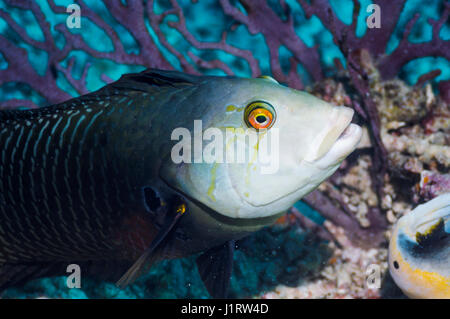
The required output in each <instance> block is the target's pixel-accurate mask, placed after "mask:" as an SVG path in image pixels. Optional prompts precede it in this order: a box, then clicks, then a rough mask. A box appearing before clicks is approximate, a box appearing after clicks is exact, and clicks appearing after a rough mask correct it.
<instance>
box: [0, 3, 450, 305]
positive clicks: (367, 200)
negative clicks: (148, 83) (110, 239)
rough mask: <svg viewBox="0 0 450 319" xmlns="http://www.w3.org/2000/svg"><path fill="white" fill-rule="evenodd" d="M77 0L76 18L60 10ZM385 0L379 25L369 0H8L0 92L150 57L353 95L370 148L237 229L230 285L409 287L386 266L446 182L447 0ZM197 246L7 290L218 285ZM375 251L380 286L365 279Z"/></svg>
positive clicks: (388, 292) (266, 291)
mask: <svg viewBox="0 0 450 319" xmlns="http://www.w3.org/2000/svg"><path fill="white" fill-rule="evenodd" d="M72 3H76V4H78V5H79V6H80V8H81V11H80V14H81V20H80V23H81V27H80V28H76V27H75V28H70V27H68V25H67V23H66V22H67V21H68V19H69V16H70V14H71V13H70V12H69V13H68V12H66V8H67V7H68V6H69V5H70V4H72ZM377 3H379V4H380V7H381V16H380V17H381V29H380V30H378V31H377V30H376V29H370V30H369V29H368V27H367V24H366V19H367V17H369V16H370V15H371V14H372V11H370V10H369V11H367V10H366V8H367V7H368V6H369V5H370V4H372V1H365V0H364V1H351V0H329V1H325V0H324V1H294V0H285V1H283V0H280V1H276V0H268V1H265V0H260V1H237V0H236V1H232V0H230V1H225V0H223V1H219V0H197V1H189V0H178V1H175V0H173V1H139V0H133V1H131V0H129V1H97V0H85V1H44V0H37V1H7V0H0V108H1V107H3V108H11V107H14V108H35V107H40V106H45V105H49V104H53V103H58V102H61V101H64V100H66V99H68V98H70V97H76V96H79V95H82V94H85V93H87V92H91V91H94V90H97V89H99V88H100V87H102V86H104V85H105V84H107V83H110V82H112V81H115V80H117V79H118V78H119V77H120V76H121V75H123V74H125V73H132V72H139V71H142V70H144V69H145V68H148V67H155V68H162V69H176V70H180V71H185V72H188V73H194V74H212V75H236V76H241V77H254V76H259V75H261V74H265V75H271V76H273V77H274V78H275V79H277V80H278V81H279V82H280V83H283V84H285V85H288V86H291V87H294V88H298V89H305V90H307V91H309V92H310V93H312V94H314V95H316V96H318V97H320V98H323V99H325V100H327V101H330V102H333V103H335V104H337V105H348V106H351V107H353V108H354V109H355V111H356V113H357V116H358V121H359V123H360V124H361V125H363V126H364V127H365V128H366V138H365V139H363V142H362V144H361V146H360V150H359V151H357V152H355V153H354V154H353V155H352V156H350V157H349V159H347V160H346V161H345V162H344V163H343V165H342V167H341V169H340V170H339V171H338V172H337V173H336V174H335V176H333V177H332V178H330V181H327V182H325V183H324V184H323V185H322V186H321V187H320V188H319V189H318V191H317V192H313V193H312V194H311V195H309V196H307V197H305V199H304V200H303V201H301V202H298V203H297V204H296V205H295V207H294V208H293V209H292V210H291V212H290V213H289V214H288V215H287V216H286V217H285V218H282V219H280V220H279V221H278V222H277V223H276V224H275V225H274V226H272V227H269V228H267V229H264V230H262V231H260V232H258V233H256V234H253V235H252V236H250V237H248V238H245V239H243V240H241V241H239V242H238V247H237V248H238V249H237V251H236V253H235V256H234V259H235V262H234V270H233V275H232V280H231V297H238V298H239V297H241V298H242V297H263V298H347V297H357V298H379V297H402V294H401V292H400V291H399V290H398V288H396V287H395V285H394V284H393V283H392V281H390V280H389V276H388V274H387V262H386V258H387V242H388V239H389V235H390V229H391V227H392V224H394V223H395V221H396V220H397V219H398V218H399V217H400V216H401V215H403V214H404V213H406V212H408V211H409V210H411V209H412V208H413V207H415V206H416V205H417V204H418V203H421V202H423V201H426V200H428V199H430V198H433V197H435V196H436V195H437V194H440V193H442V192H445V191H449V187H450V186H449V184H450V182H449V180H450V177H449V169H448V168H449V158H448V157H447V156H446V155H445V154H448V152H449V149H448V148H449V146H448V145H449V136H450V135H449V134H450V132H449V127H448V123H449V122H448V121H449V120H448V118H449V111H448V104H449V100H450V60H449V57H450V50H449V45H448V44H449V39H450V23H449V18H448V16H449V11H450V9H449V8H450V6H449V3H448V1H444V0H442V1H439V0H407V1H378V2H377ZM330 17H333V18H330ZM355 64H358V66H359V67H354V65H355ZM361 70H362V71H361ZM358 74H359V75H361V74H363V75H364V76H363V77H359V78H358ZM358 79H359V80H358ZM366 93H367V94H366ZM430 114H431V115H430ZM425 119H426V120H425ZM402 123H403V124H402ZM405 123H406V124H405ZM392 130H395V131H396V132H394V133H395V134H394V133H392ZM399 140H401V141H403V143H404V144H405V143H406V144H408V143H409V142H411V141H415V144H416V145H417V147H416V148H411V147H408V145H406V146H401V145H400V146H399V144H401V143H399ZM429 144H433V145H437V146H439V147H441V148H439V151H435V152H434V153H433V152H431V151H430V148H429V147H428V145H429ZM419 146H421V147H419ZM424 180H426V181H429V182H424ZM343 216H346V217H345V218H344V217H343ZM339 217H341V218H339ZM195 257H196V256H192V257H190V258H183V259H177V260H171V261H163V262H160V263H159V264H157V265H155V266H153V267H152V268H151V269H150V271H149V272H148V274H146V275H145V276H143V277H142V278H140V279H139V280H138V281H137V282H136V283H135V284H133V285H131V286H129V287H127V288H125V289H123V290H121V289H119V288H117V287H116V286H115V285H114V283H106V282H100V281H96V280H94V279H90V278H83V281H82V288H81V289H69V288H67V286H66V277H57V278H45V279H40V280H35V281H32V282H29V283H27V284H26V285H24V286H23V287H17V288H10V289H8V290H6V291H5V292H3V293H2V295H1V298H37V297H47V298H208V293H207V291H206V289H205V288H204V286H203V283H202V282H201V279H200V276H199V275H198V273H197V270H196V266H195ZM370 264H377V265H379V266H380V267H381V269H382V272H383V277H384V280H383V285H382V288H381V289H368V288H367V287H366V281H365V278H366V275H367V274H366V269H367V267H368V265H370Z"/></svg>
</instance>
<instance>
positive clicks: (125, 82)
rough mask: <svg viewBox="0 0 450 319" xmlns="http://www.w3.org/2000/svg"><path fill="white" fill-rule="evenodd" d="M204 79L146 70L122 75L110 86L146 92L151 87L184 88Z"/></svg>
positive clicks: (181, 73)
mask: <svg viewBox="0 0 450 319" xmlns="http://www.w3.org/2000/svg"><path fill="white" fill-rule="evenodd" d="M204 79H205V77H201V76H196V75H191V74H186V73H183V72H179V71H165V70H158V69H148V70H145V71H142V72H140V73H130V74H125V75H123V76H122V77H121V78H120V79H119V80H118V81H116V82H114V83H111V84H110V85H111V86H112V87H114V88H117V89H131V90H143V91H146V90H148V86H151V87H185V86H191V85H194V84H198V83H200V82H202V81H203V80H204Z"/></svg>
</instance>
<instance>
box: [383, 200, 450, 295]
mask: <svg viewBox="0 0 450 319" xmlns="http://www.w3.org/2000/svg"><path fill="white" fill-rule="evenodd" d="M389 270H390V273H391V275H392V278H393V279H394V281H395V283H396V284H397V285H398V286H399V287H400V288H401V290H402V291H403V292H404V293H405V294H406V295H407V296H408V297H410V298H446V299H449V298H450V193H446V194H443V195H440V196H438V197H436V198H434V199H432V200H430V201H429V202H427V203H425V204H422V205H419V206H417V207H416V208H415V209H414V210H413V211H411V212H410V213H408V214H406V215H404V216H403V217H401V218H400V219H399V220H398V222H397V224H396V225H395V227H394V232H393V234H392V237H391V242H390V244H389Z"/></svg>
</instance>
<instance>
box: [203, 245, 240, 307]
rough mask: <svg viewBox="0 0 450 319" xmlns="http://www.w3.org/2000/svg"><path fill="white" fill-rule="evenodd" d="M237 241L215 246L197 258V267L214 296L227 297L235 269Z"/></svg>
mask: <svg viewBox="0 0 450 319" xmlns="http://www.w3.org/2000/svg"><path fill="white" fill-rule="evenodd" d="M234 247H235V242H234V240H230V241H228V242H226V243H225V244H223V245H221V246H217V247H213V248H211V249H209V250H207V251H206V252H204V253H203V254H202V255H200V256H199V257H198V258H197V260H196V263H197V269H198V272H199V273H200V277H201V278H202V280H203V283H204V284H205V287H206V289H207V290H208V292H209V294H210V295H211V296H212V297H213V298H227V296H228V289H229V287H230V278H231V272H232V270H233V254H234Z"/></svg>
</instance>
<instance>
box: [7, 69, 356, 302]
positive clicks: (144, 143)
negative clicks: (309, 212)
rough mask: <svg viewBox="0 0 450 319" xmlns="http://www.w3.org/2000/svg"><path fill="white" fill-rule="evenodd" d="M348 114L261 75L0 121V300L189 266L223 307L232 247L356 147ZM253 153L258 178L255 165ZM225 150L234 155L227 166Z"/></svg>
mask: <svg viewBox="0 0 450 319" xmlns="http://www.w3.org/2000/svg"><path fill="white" fill-rule="evenodd" d="M353 113H354V111H353V110H352V109H351V108H349V107H345V106H334V105H331V104H329V103H327V102H325V101H323V100H320V99H319V98H316V97H314V96H313V95H310V94H308V93H306V92H303V91H298V90H295V89H292V88H289V87H286V86H284V85H282V84H279V83H278V82H277V81H276V80H275V79H273V78H271V77H269V76H263V77H260V78H241V77H232V76H206V75H205V76H196V75H190V74H185V73H182V72H178V71H164V70H157V69H148V70H145V71H142V72H140V73H132V74H125V75H123V76H122V77H121V78H120V79H119V80H117V81H116V82H113V83H110V84H108V85H106V86H104V87H103V88H101V89H99V90H97V91H95V92H92V93H89V94H86V95H82V96H79V97H76V98H73V99H70V100H68V101H65V102H62V103H60V104H56V105H51V106H46V107H41V108H38V109H31V110H2V111H0V145H1V147H0V290H2V289H5V288H7V287H10V286H14V285H16V286H17V285H20V284H23V283H25V282H27V281H29V280H31V279H34V278H39V277H46V276H56V275H64V274H66V273H65V270H66V267H67V265H68V264H76V265H79V267H80V269H81V270H82V274H84V275H86V276H96V277H97V278H101V279H103V280H110V281H115V282H116V283H117V285H118V286H119V287H124V286H126V285H128V284H130V283H132V282H134V281H135V280H136V279H137V278H138V277H140V276H141V275H142V274H143V273H145V272H146V271H147V270H148V269H149V267H151V265H153V264H154V263H156V262H158V261H161V260H164V259H173V258H181V257H185V256H190V255H195V254H199V256H198V258H197V259H196V264H197V268H198V271H199V273H200V276H201V278H202V280H203V282H204V284H205V287H206V288H207V290H208V292H209V293H210V294H211V296H212V297H215V298H216V297H226V296H227V294H228V288H229V280H230V276H231V272H232V263H233V252H234V249H235V241H236V240H239V239H241V238H244V237H245V236H248V235H250V234H252V233H254V232H256V231H258V230H260V229H261V228H263V227H265V226H268V225H271V224H273V223H274V222H275V221H276V220H277V219H278V218H279V217H280V216H281V215H282V214H284V213H285V212H286V210H287V209H288V208H289V207H291V206H292V205H293V204H294V203H295V202H296V201H298V200H299V199H300V198H302V197H303V196H305V195H306V194H308V193H309V192H311V191H312V190H314V189H315V188H316V187H317V186H318V185H319V184H320V183H321V182H322V181H323V180H325V179H326V178H328V177H329V176H330V175H331V174H333V173H334V171H336V170H337V168H338V167H339V165H340V164H341V162H342V161H343V160H344V158H345V157H346V156H347V155H349V154H350V153H351V152H352V151H353V150H354V149H355V148H356V146H357V144H358V143H359V140H360V138H361V128H360V126H358V125H357V124H354V123H352V122H351V121H352V118H353ZM208 132H209V133H211V132H212V133H214V134H210V136H209V139H208V138H205V135H208V134H207V133H208ZM227 133H230V134H231V133H232V134H231V135H228V138H227V135H226V134H227ZM196 134H197V137H196ZM198 134H200V136H201V137H200V138H199V137H198ZM220 134H223V135H224V136H225V138H223V139H220V138H219V137H220ZM187 135H190V136H187ZM192 136H194V138H192ZM206 137H208V136H206ZM213 137H214V138H213ZM189 138H190V139H189ZM189 140H190V141H191V143H190V144H189V143H187V142H189ZM205 140H206V141H210V143H212V141H214V142H217V143H215V144H214V145H215V146H216V147H217V149H215V148H212V149H214V152H212V151H211V147H210V143H209V144H206V145H205V143H204V141H205ZM192 142H193V143H192ZM197 142H198V143H197ZM195 143H197V144H195ZM199 143H200V144H199ZM192 144H193V145H192ZM264 145H266V146H267V145H268V146H270V147H269V148H270V150H273V151H274V152H271V151H268V152H267V154H269V153H270V154H271V153H274V154H275V153H277V156H273V157H269V159H270V158H272V159H274V162H276V165H273V167H272V168H273V169H272V171H270V169H269V171H267V170H266V171H264V170H263V168H267V165H266V164H267V163H268V162H267V161H263V160H261V161H259V160H258V158H256V157H255V156H257V155H259V154H260V153H262V152H263V149H266V148H264V147H263V146H264ZM239 147H240V148H239ZM238 149H240V150H244V151H245V152H246V154H247V155H248V156H247V155H246V157H244V158H243V159H242V160H240V161H238V160H235V161H233V159H234V158H235V157H233V156H234V155H236V154H237V153H238ZM207 150H210V151H211V152H206V151H207ZM219 150H222V153H223V154H225V155H224V156H225V159H226V160H225V161H221V160H220V158H219V157H216V154H219V153H221V152H219ZM275 151H277V152H275ZM199 152H200V153H199ZM189 154H190V155H189ZM196 154H197V155H198V154H200V155H201V156H200V160H199V158H198V156H196ZM204 154H206V155H205V156H204V158H203V155H204ZM208 154H209V155H208ZM227 156H228V157H227ZM180 157H181V160H180ZM255 158H256V159H255ZM261 158H263V159H264V157H263V156H262V157H261Z"/></svg>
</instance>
